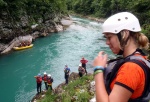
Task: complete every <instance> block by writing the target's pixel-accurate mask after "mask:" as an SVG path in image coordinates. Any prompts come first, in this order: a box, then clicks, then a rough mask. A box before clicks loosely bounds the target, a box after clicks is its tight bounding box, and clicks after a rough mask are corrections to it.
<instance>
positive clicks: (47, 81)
mask: <svg viewBox="0 0 150 102" xmlns="http://www.w3.org/2000/svg"><path fill="white" fill-rule="evenodd" d="M34 77H35V78H36V83H37V93H38V94H39V93H41V87H42V81H44V83H45V89H46V90H48V89H49V88H50V89H51V90H53V88H52V83H53V78H52V77H51V75H50V74H47V73H46V72H44V73H43V76H42V75H41V74H40V73H39V74H38V75H37V76H34Z"/></svg>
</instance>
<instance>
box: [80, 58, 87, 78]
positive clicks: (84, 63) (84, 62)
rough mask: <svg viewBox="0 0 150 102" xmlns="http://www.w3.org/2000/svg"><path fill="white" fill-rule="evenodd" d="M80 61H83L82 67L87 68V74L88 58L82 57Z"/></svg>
mask: <svg viewBox="0 0 150 102" xmlns="http://www.w3.org/2000/svg"><path fill="white" fill-rule="evenodd" d="M80 62H81V63H82V67H83V68H84V69H85V72H86V75H87V70H86V63H87V62H88V60H86V59H84V57H82V59H81V60H80Z"/></svg>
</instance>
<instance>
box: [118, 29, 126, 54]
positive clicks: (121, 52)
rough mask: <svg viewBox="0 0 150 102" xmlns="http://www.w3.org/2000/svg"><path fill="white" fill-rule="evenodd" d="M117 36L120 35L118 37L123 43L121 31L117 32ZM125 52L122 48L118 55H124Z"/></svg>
mask: <svg viewBox="0 0 150 102" xmlns="http://www.w3.org/2000/svg"><path fill="white" fill-rule="evenodd" d="M117 37H118V39H119V42H120V43H121V40H122V37H121V32H119V33H118V34H117ZM123 52H124V51H123V50H122V49H120V51H119V53H118V54H117V55H122V54H123Z"/></svg>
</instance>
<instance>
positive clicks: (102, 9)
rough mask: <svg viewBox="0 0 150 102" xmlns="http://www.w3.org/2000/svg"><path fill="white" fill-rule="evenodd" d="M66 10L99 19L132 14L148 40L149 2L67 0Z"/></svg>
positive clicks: (149, 23) (149, 26) (140, 0)
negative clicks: (127, 13)
mask: <svg viewBox="0 0 150 102" xmlns="http://www.w3.org/2000/svg"><path fill="white" fill-rule="evenodd" d="M67 9H68V10H71V11H74V12H75V13H78V14H82V15H91V16H94V17H99V18H107V17H109V16H111V15H112V14H115V13H117V12H122V11H129V12H132V13H134V14H135V15H136V16H137V17H138V18H139V20H140V23H141V25H142V27H143V31H142V32H143V33H144V34H146V35H147V36H148V38H149V39H150V34H149V33H150V1H149V0H67Z"/></svg>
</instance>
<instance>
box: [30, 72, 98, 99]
mask: <svg viewBox="0 0 150 102" xmlns="http://www.w3.org/2000/svg"><path fill="white" fill-rule="evenodd" d="M94 93H95V87H94V81H93V75H92V74H90V73H88V75H84V76H83V77H81V78H80V77H79V76H78V73H74V72H73V73H71V75H70V77H69V84H68V85H65V84H64V83H62V84H60V85H59V86H57V87H56V88H55V89H54V90H53V91H51V90H48V91H47V92H42V93H41V94H40V95H36V96H35V97H34V98H33V99H32V102H88V101H89V100H90V99H92V98H93V97H94Z"/></svg>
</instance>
